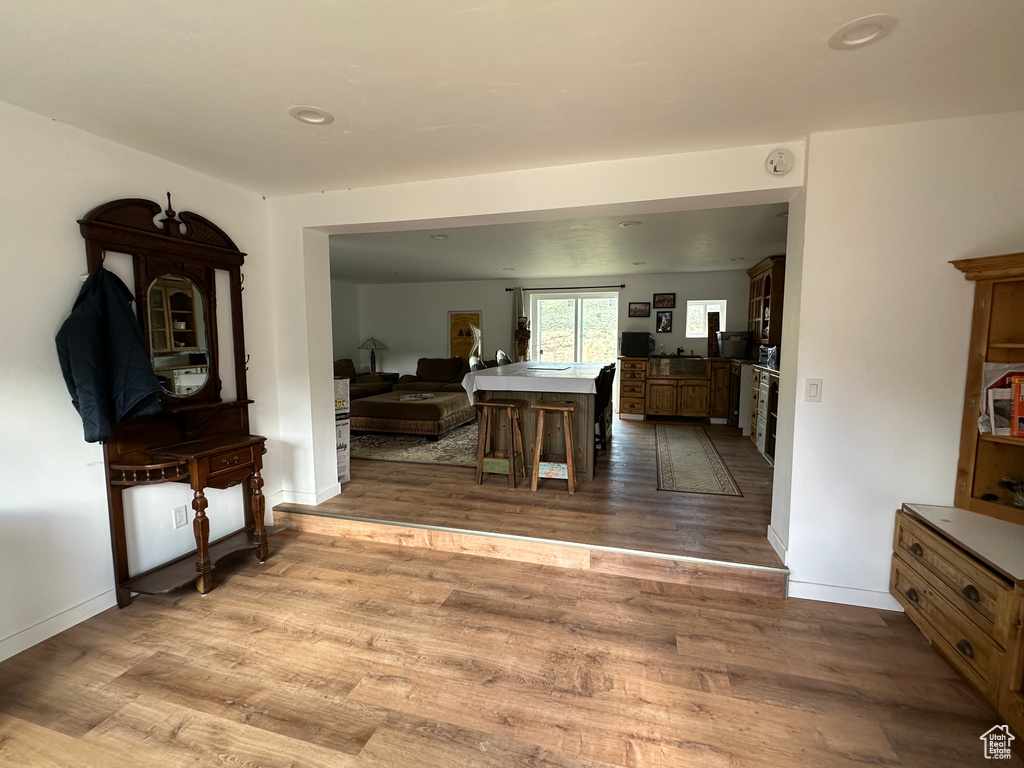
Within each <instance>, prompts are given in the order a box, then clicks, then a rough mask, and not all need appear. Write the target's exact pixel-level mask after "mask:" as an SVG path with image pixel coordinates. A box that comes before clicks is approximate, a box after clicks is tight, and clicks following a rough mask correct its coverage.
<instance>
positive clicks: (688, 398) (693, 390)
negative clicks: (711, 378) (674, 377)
mask: <svg viewBox="0 0 1024 768" xmlns="http://www.w3.org/2000/svg"><path fill="white" fill-rule="evenodd" d="M676 386H677V394H676V412H675V415H676V416H701V417H703V416H707V415H708V401H709V400H710V392H709V389H708V380H707V379H681V380H680V381H679V382H678V383H677V385H676Z"/></svg>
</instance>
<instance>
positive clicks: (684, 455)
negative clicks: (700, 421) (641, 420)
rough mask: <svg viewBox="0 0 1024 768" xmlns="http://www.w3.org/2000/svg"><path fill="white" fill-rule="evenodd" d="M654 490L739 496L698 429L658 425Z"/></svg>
mask: <svg viewBox="0 0 1024 768" xmlns="http://www.w3.org/2000/svg"><path fill="white" fill-rule="evenodd" d="M656 441H657V448H658V490H659V491H679V492H681V493H713V494H719V495H722V496H742V495H743V494H742V493H740V489H739V487H738V486H737V485H736V481H735V480H733V479H732V475H731V474H730V473H729V468H728V467H727V466H725V462H724V461H723V460H722V457H721V455H720V454H719V453H718V451H717V450H716V448H715V446H714V445H713V444H712V442H711V438H709V437H708V436H707V433H706V432H705V431H704V429H703V428H702V427H694V426H689V425H684V424H658V425H657V427H656Z"/></svg>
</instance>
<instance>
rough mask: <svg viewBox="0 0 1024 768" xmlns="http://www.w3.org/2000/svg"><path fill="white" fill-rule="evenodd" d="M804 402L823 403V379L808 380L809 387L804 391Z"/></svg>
mask: <svg viewBox="0 0 1024 768" xmlns="http://www.w3.org/2000/svg"><path fill="white" fill-rule="evenodd" d="M804 400H805V401H807V402H808V403H820V402H821V379H807V387H806V389H804Z"/></svg>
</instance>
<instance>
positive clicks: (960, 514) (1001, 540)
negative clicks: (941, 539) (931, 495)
mask: <svg viewBox="0 0 1024 768" xmlns="http://www.w3.org/2000/svg"><path fill="white" fill-rule="evenodd" d="M904 506H906V507H907V508H909V509H911V510H912V511H913V512H915V513H916V514H918V515H919V516H920V517H921V518H923V519H924V520H926V521H928V522H929V523H931V524H932V525H933V526H934V527H935V528H938V529H939V530H940V531H945V532H946V533H947V534H949V536H950V537H952V538H953V539H956V540H957V541H958V542H960V543H961V544H962V545H963V546H964V547H965V548H966V549H967V550H968V551H970V552H972V553H973V554H974V555H976V556H977V557H979V558H981V559H982V560H984V561H985V562H987V563H988V564H989V565H991V566H992V567H993V568H995V569H996V570H998V571H1002V572H1003V573H1004V574H1005V575H1006V576H1008V577H1009V578H1011V579H1014V580H1015V581H1018V582H1021V583H1024V526H1021V525H1017V524H1016V523H1008V522H1006V521H1005V520H997V519H996V518H994V517H988V516H987V515H980V514H978V513H977V512H969V511H967V510H966V509H960V508H959V507H937V506H932V505H929V504H906V505H904Z"/></svg>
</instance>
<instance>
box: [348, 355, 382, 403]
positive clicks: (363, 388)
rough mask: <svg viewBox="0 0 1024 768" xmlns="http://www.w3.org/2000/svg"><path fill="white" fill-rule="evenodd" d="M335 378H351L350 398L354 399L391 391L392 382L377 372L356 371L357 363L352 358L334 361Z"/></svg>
mask: <svg viewBox="0 0 1024 768" xmlns="http://www.w3.org/2000/svg"><path fill="white" fill-rule="evenodd" d="M334 378H336V379H348V380H349V398H350V399H352V400H358V399H359V398H361V397H370V396H371V395H382V394H384V393H385V392H390V391H391V384H389V383H388V382H386V381H384V379H382V378H381V377H380V376H378V375H377V374H375V373H364V374H359V373H356V366H355V363H353V362H352V360H351V359H350V358H342V359H341V360H335V361H334Z"/></svg>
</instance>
